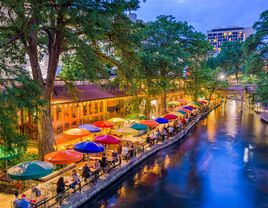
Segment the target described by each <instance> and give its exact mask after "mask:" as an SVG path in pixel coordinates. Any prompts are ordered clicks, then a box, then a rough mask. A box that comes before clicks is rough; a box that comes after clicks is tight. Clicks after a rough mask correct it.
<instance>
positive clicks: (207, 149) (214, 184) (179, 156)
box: [85, 101, 268, 208]
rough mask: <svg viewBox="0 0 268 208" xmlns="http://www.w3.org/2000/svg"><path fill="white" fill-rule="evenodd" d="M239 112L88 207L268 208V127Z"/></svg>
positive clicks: (219, 116) (203, 128) (218, 119)
mask: <svg viewBox="0 0 268 208" xmlns="http://www.w3.org/2000/svg"><path fill="white" fill-rule="evenodd" d="M240 108H241V107H240V103H239V102H238V103H237V102H234V101H233V102H229V103H227V104H226V105H222V106H221V107H220V108H218V109H217V110H216V111H215V112H213V113H211V114H210V116H209V117H208V119H205V120H204V121H203V122H202V123H201V124H200V125H199V126H198V127H196V128H195V129H194V130H193V131H192V133H191V135H190V136H189V138H188V139H187V140H186V141H185V142H184V143H183V144H181V145H175V146H173V147H171V148H169V149H166V150H163V151H161V152H159V153H158V154H157V155H155V156H153V157H152V158H150V159H149V160H146V161H145V163H144V164H142V165H141V166H139V167H138V168H136V169H135V170H133V172H132V173H131V174H129V175H127V176H126V177H124V178H122V180H121V181H119V182H118V183H116V184H115V185H114V186H112V187H110V188H109V189H108V190H107V191H106V192H104V193H103V194H102V195H100V196H98V197H96V198H95V200H93V201H91V202H89V203H88V204H86V205H85V207H89V206H90V207H120V208H121V207H128V208H132V207H133V208H134V207H135V208H136V207H146V208H147V207H149V208H150V207H161V208H163V207H176V208H177V207H182V208H184V207H186V208H187V207H195V208H196V207H202V208H203V207H204V208H207V207H212V208H221V207H224V208H226V207H228V208H230V207H231V208H232V207H235V208H236V207H241V208H248V207H268V145H267V140H268V127H267V124H264V123H262V122H260V120H259V118H258V115H256V114H255V113H254V112H253V111H252V110H250V109H246V111H245V112H243V113H241V112H240Z"/></svg>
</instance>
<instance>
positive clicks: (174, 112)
mask: <svg viewBox="0 0 268 208" xmlns="http://www.w3.org/2000/svg"><path fill="white" fill-rule="evenodd" d="M168 114H172V115H175V116H177V117H182V116H184V114H182V113H180V112H176V111H172V112H169V113H168Z"/></svg>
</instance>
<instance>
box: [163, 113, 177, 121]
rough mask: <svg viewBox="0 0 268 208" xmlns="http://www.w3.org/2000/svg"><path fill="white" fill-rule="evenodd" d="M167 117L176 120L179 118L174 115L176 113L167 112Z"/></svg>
mask: <svg viewBox="0 0 268 208" xmlns="http://www.w3.org/2000/svg"><path fill="white" fill-rule="evenodd" d="M164 118H165V119H168V120H175V119H177V118H178V116H176V115H174V114H167V115H165V116H164Z"/></svg>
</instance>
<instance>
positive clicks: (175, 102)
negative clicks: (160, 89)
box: [167, 101, 179, 105]
mask: <svg viewBox="0 0 268 208" xmlns="http://www.w3.org/2000/svg"><path fill="white" fill-rule="evenodd" d="M167 104H168V105H178V104H179V102H177V101H170V102H168V103H167Z"/></svg>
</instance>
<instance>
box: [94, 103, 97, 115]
mask: <svg viewBox="0 0 268 208" xmlns="http://www.w3.org/2000/svg"><path fill="white" fill-rule="evenodd" d="M94 113H98V103H97V102H96V103H94Z"/></svg>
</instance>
